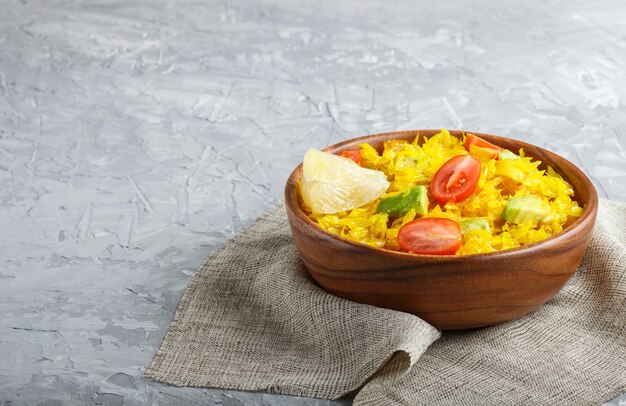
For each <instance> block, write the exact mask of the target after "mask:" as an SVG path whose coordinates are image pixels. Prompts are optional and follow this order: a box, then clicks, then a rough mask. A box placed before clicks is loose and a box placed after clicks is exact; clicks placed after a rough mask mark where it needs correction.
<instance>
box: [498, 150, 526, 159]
mask: <svg viewBox="0 0 626 406" xmlns="http://www.w3.org/2000/svg"><path fill="white" fill-rule="evenodd" d="M520 158H521V157H520V156H519V155H517V154H514V153H513V152H511V151H509V150H508V149H505V150H504V151H502V152H500V153H499V154H498V159H500V160H503V159H520Z"/></svg>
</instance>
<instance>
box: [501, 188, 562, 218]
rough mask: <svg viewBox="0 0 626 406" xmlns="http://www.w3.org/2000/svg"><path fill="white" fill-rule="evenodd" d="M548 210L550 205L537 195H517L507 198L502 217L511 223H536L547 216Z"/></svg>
mask: <svg viewBox="0 0 626 406" xmlns="http://www.w3.org/2000/svg"><path fill="white" fill-rule="evenodd" d="M550 211H551V210H550V206H548V205H547V204H546V203H544V202H543V201H542V200H541V198H540V197H538V196H534V195H530V196H518V197H514V198H512V199H511V200H509V203H508V204H507V205H506V207H505V208H504V211H503V212H502V218H503V219H504V220H506V221H508V222H509V223H513V224H524V223H530V224H537V223H539V222H540V221H541V220H543V219H545V218H546V217H548V216H549V215H550Z"/></svg>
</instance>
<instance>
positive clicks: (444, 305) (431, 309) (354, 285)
mask: <svg viewBox="0 0 626 406" xmlns="http://www.w3.org/2000/svg"><path fill="white" fill-rule="evenodd" d="M438 131H439V130H419V134H420V135H423V136H427V137H429V136H432V135H434V134H435V133H437V132H438ZM417 133H418V131H402V132H392V133H385V134H377V135H371V136H366V137H360V138H355V139H352V140H348V141H345V142H342V143H339V144H336V145H333V146H331V147H329V148H326V151H328V152H332V153H336V152H339V151H342V150H344V149H349V148H353V147H355V146H357V145H358V144H360V143H362V142H368V143H369V144H371V145H372V146H373V147H374V148H376V149H378V150H379V151H380V150H382V146H383V143H384V142H385V141H387V140H391V139H405V140H413V139H414V137H415V136H416V134H417ZM451 134H452V135H454V136H457V137H460V136H461V132H460V131H451ZM475 134H476V135H478V136H480V137H483V138H485V139H486V140H488V141H490V142H493V143H494V144H497V145H500V146H502V147H504V148H507V149H511V150H513V151H517V150H518V149H519V148H524V150H525V151H526V153H527V155H529V156H532V157H534V158H535V159H538V160H541V161H542V165H543V167H545V166H546V165H550V166H551V167H552V168H554V169H555V170H556V171H557V172H558V173H559V174H561V175H562V176H563V177H564V178H565V179H566V180H568V181H569V182H570V184H571V185H572V186H573V187H574V190H575V198H576V199H577V200H578V202H579V204H581V205H582V206H583V207H584V208H585V210H584V212H583V214H582V215H581V216H580V217H579V218H578V219H577V220H576V221H575V222H574V223H573V224H572V225H570V226H569V227H568V228H567V229H566V230H564V231H563V232H562V233H560V234H558V235H556V236H553V237H551V238H549V239H546V240H544V241H542V242H539V243H535V244H531V245H527V246H525V247H522V248H517V249H512V250H507V251H499V252H495V253H489V254H479V255H470V256H459V257H456V256H453V257H450V256H435V255H416V254H407V253H403V252H395V251H389V250H385V249H380V248H374V247H370V246H367V245H364V244H359V243H355V242H352V241H348V240H345V239H343V238H339V237H337V236H335V235H333V234H330V233H328V232H326V231H325V230H323V229H322V228H320V227H319V226H317V225H316V224H314V223H313V222H312V221H311V220H310V219H308V218H307V217H306V214H305V213H304V212H303V210H302V209H301V208H300V206H299V205H298V202H297V198H296V194H295V193H296V188H295V186H296V182H297V181H298V179H299V178H300V177H301V176H302V165H299V166H298V167H297V168H296V169H295V170H294V171H293V173H292V174H291V176H290V177H289V179H288V181H287V184H286V187H285V207H286V210H287V215H288V217H289V222H290V225H291V229H292V232H293V238H294V241H295V243H296V245H297V246H298V249H299V251H300V254H301V256H302V260H303V262H304V264H305V266H306V268H307V270H308V272H309V273H310V275H311V276H312V277H313V278H314V279H315V281H316V282H317V283H318V284H319V285H320V286H321V287H322V288H323V289H325V290H326V291H328V292H330V293H332V294H335V295H337V296H339V297H342V298H345V299H348V300H352V301H356V302H360V303H367V304H371V305H374V306H380V307H386V308H390V309H395V310H400V311H404V312H408V313H412V314H415V315H417V316H419V317H421V318H422V319H424V320H426V321H428V322H429V323H431V324H432V325H434V326H435V327H437V328H439V329H443V330H456V329H468V328H476V327H483V326H489V325H493V324H497V323H502V322H505V321H508V320H512V319H515V318H518V317H521V316H523V315H525V314H527V313H529V312H531V311H532V310H534V309H536V308H537V307H539V306H541V305H542V304H543V303H545V302H546V301H548V300H549V299H550V298H552V297H553V296H554V295H555V294H556V293H557V292H558V291H559V289H560V288H561V287H562V286H563V285H564V284H565V282H567V280H568V279H569V278H570V277H571V275H572V274H573V273H574V272H575V271H576V268H577V267H578V265H579V263H580V261H581V259H582V257H583V254H584V253H585V250H586V248H587V246H588V244H589V239H590V237H591V231H592V230H593V226H594V223H595V219H596V214H597V209H598V196H597V193H596V190H595V188H594V186H593V184H592V183H591V181H590V180H589V179H588V178H587V177H586V176H585V175H584V174H583V173H582V172H581V171H580V170H579V169H578V168H577V167H576V166H574V165H573V164H572V163H570V162H569V161H567V160H566V159H564V158H562V157H560V156H558V155H556V154H554V153H552V152H550V151H547V150H545V149H542V148H539V147H536V146H533V145H530V144H527V143H524V142H521V141H517V140H513V139H509V138H504V137H498V136H495V135H489V134H481V133H475Z"/></svg>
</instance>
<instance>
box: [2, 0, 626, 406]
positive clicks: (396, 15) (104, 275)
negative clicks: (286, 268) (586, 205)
mask: <svg viewBox="0 0 626 406" xmlns="http://www.w3.org/2000/svg"><path fill="white" fill-rule="evenodd" d="M515 3H517V2H515ZM512 4H513V3H510V4H505V3H504V2H498V1H477V2H474V3H472V5H468V4H467V3H466V2H463V1H461V0H457V1H451V2H448V3H447V4H446V5H442V4H439V2H433V1H428V2H414V1H408V0H402V1H393V2H384V1H372V0H367V1H356V0H355V1H349V2H338V1H330V0H324V1H315V2H305V1H271V0H260V1H258V0H242V1H203V2H200V1H188V2H183V1H165V0H161V1H148V0H145V1H141V0H131V1H49V2H44V1H29V0H22V1H12V0H0V400H4V401H7V403H6V404H12V405H20V404H33V405H34V404H39V403H40V402H43V401H45V400H50V401H52V402H48V403H44V404H48V405H53V404H69V403H78V404H81V403H87V404H89V403H100V404H111V405H121V404H179V403H192V402H196V401H197V402H200V403H216V404H224V405H239V404H257V403H265V404H301V405H329V404H334V402H327V401H318V400H313V399H296V398H290V397H284V396H275V395H268V394H250V393H241V392H224V391H219V390H201V389H191V388H184V389H181V388H172V387H167V386H164V385H160V384H157V383H154V382H152V381H150V380H147V379H145V378H144V377H143V373H144V371H145V369H146V366H147V365H148V364H149V362H150V360H151V359H152V356H153V355H154V353H155V351H156V350H157V348H158V346H159V344H160V343H161V340H162V338H163V336H164V334H165V330H166V328H167V326H168V323H169V321H170V319H171V317H172V315H173V312H174V310H175V308H176V305H177V303H178V300H179V298H180V297H181V295H182V292H183V290H184V288H185V286H186V284H187V282H188V281H189V278H190V276H191V275H192V274H193V273H194V271H195V269H196V267H197V266H198V265H199V264H200V263H201V262H202V260H203V259H204V258H206V257H207V256H208V255H209V254H211V253H212V252H213V251H214V250H215V248H216V247H217V246H219V245H220V244H222V243H223V242H224V241H225V240H226V239H228V238H229V237H230V236H232V235H233V234H234V233H236V232H237V231H239V230H241V229H242V227H244V226H245V225H246V224H248V223H249V222H250V221H252V220H253V219H254V218H256V217H257V216H259V215H260V214H261V213H263V212H264V211H265V210H266V209H267V208H268V207H270V206H271V205H272V203H273V202H275V201H277V200H278V199H280V198H281V194H282V188H283V184H284V181H285V179H286V178H287V176H288V175H289V173H290V171H291V170H292V169H293V167H294V166H295V165H296V164H297V163H298V162H299V161H300V160H301V157H302V155H303V153H304V152H305V151H306V149H307V148H309V147H323V146H326V145H329V144H332V143H335V142H337V141H340V140H344V139H346V138H350V137H353V136H356V135H364V134H368V133H373V132H384V131H392V130H396V129H417V128H433V127H434V128H438V127H442V126H445V127H448V128H465V129H470V130H475V131H483V132H490V133H495V134H503V135H508V136H511V137H513V138H519V139H523V140H525V141H528V142H531V143H535V144H538V145H540V146H543V147H547V148H549V149H551V150H553V151H556V152H557V153H560V154H562V155H563V156H565V157H567V158H568V159H570V160H572V161H573V162H574V163H576V164H578V165H579V166H581V167H582V168H583V169H584V170H585V172H586V173H587V174H588V175H590V176H591V177H592V179H593V181H594V182H595V184H596V186H597V187H598V191H599V193H600V195H602V196H604V197H608V198H611V199H615V200H621V201H626V164H625V162H626V114H624V113H625V112H626V111H625V108H624V100H626V78H625V72H626V71H625V69H624V62H625V61H626V3H624V2H620V1H608V0H604V1H596V2H589V1H570V2H565V1H537V0H533V1H528V2H524V4H522V5H519V4H516V5H515V6H514V7H513V6H512ZM55 400H57V401H58V402H57V403H55V402H54V401H55ZM607 400H608V399H607ZM618 403H619V400H615V401H613V404H618ZM3 404H4V403H3ZM621 404H626V397H622V398H621Z"/></svg>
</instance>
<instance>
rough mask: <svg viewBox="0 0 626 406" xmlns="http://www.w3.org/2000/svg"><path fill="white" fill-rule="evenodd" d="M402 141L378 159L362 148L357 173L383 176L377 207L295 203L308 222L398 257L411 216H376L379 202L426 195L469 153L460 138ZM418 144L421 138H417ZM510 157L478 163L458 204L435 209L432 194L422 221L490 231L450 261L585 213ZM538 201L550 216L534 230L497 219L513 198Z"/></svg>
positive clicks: (541, 234)
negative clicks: (420, 189)
mask: <svg viewBox="0 0 626 406" xmlns="http://www.w3.org/2000/svg"><path fill="white" fill-rule="evenodd" d="M419 138H420V136H419V135H417V136H416V138H415V140H414V141H413V142H408V141H403V140H393V141H387V142H385V144H384V150H383V151H382V154H379V153H378V152H377V151H376V150H375V149H374V148H373V147H372V146H370V145H369V144H361V145H360V149H361V158H362V160H361V166H362V167H364V168H369V169H375V170H379V171H382V172H383V173H385V175H386V176H387V180H388V181H389V182H390V186H389V188H388V189H387V191H386V192H385V193H383V195H382V196H380V197H379V198H378V199H377V200H375V201H373V202H371V203H369V204H367V205H365V206H362V207H358V208H355V209H353V210H349V211H344V212H340V213H334V214H320V213H315V212H313V211H312V210H311V209H310V208H309V207H307V205H306V204H305V203H304V202H303V200H302V199H301V198H300V199H299V200H300V205H301V207H302V208H303V209H304V211H305V212H306V213H307V215H308V216H309V218H310V219H311V220H313V221H314V222H315V223H317V224H318V225H319V226H320V227H322V228H323V229H325V230H327V231H329V232H330V233H333V234H336V235H338V236H340V237H343V238H346V239H348V240H352V241H356V242H359V243H363V244H368V245H371V246H374V247H379V248H386V249H389V250H394V251H399V250H401V249H400V246H399V245H398V241H397V235H398V231H399V229H400V227H401V226H402V225H404V224H406V223H408V222H410V221H412V220H413V219H415V218H416V213H415V210H413V209H411V210H409V212H408V213H407V214H406V215H404V216H402V217H399V218H389V216H388V214H386V213H376V209H377V206H378V203H379V202H380V200H382V199H384V198H385V197H387V196H389V195H390V194H394V193H397V192H399V191H403V190H406V189H408V188H411V187H414V186H416V185H425V186H427V187H428V188H429V186H430V183H431V182H432V180H433V177H434V175H435V173H436V172H437V170H438V169H439V168H440V167H441V166H442V165H443V164H444V163H445V162H446V161H448V160H449V159H450V158H452V157H454V156H457V155H464V154H468V152H467V151H466V149H465V148H464V146H463V141H464V140H463V139H459V138H457V137H455V136H452V135H451V134H450V133H449V132H448V131H447V130H445V129H443V130H441V132H439V133H437V134H436V135H434V136H432V137H430V138H424V139H423V142H421V143H418V141H419ZM422 138H423V137H422ZM513 152H516V153H517V154H518V155H519V156H520V157H521V159H515V160H497V159H495V158H489V157H487V156H483V157H480V156H479V157H477V158H478V159H479V160H480V162H481V175H480V178H479V180H478V186H477V188H476V191H475V192H474V193H473V194H472V195H471V196H470V197H469V198H468V199H467V200H465V201H463V202H461V203H453V202H448V203H446V204H445V205H442V204H440V203H438V202H437V201H436V200H435V199H433V198H432V195H430V193H431V192H430V188H429V192H428V193H429V207H428V212H427V213H426V215H425V216H424V217H435V218H437V217H438V218H449V219H451V220H454V221H456V222H457V223H460V222H461V221H463V220H466V219H470V218H483V219H485V220H486V221H487V222H488V223H489V226H490V227H489V228H490V230H484V229H476V230H467V231H465V232H464V233H463V236H462V244H461V247H460V249H459V250H458V251H457V252H456V255H468V254H479V253H487V252H494V251H500V250H507V249H512V248H517V247H520V246H523V245H526V244H530V243H534V242H538V241H541V240H543V239H546V238H548V237H550V236H553V235H555V234H558V233H559V232H561V231H562V230H563V229H564V227H565V226H567V225H569V224H570V223H571V222H572V221H573V220H574V219H575V218H577V217H578V216H580V215H581V214H582V212H583V208H581V207H580V206H579V205H578V203H577V202H576V201H575V200H573V196H574V190H573V188H572V186H571V185H570V184H569V183H568V182H567V181H565V180H564V179H563V178H562V177H561V176H560V175H559V174H558V173H556V172H555V171H554V170H553V169H552V168H551V167H549V166H548V167H547V168H546V170H540V169H539V168H538V167H539V166H540V164H541V162H540V161H537V160H533V159H532V158H531V157H527V156H525V154H524V151H523V150H521V149H520V150H519V151H513ZM527 195H536V196H539V197H540V198H541V200H542V201H543V202H544V203H547V204H548V205H549V206H550V209H551V213H550V215H549V216H548V217H547V218H545V219H544V220H543V221H541V222H540V223H539V224H536V225H533V224H520V225H518V224H512V223H509V222H506V221H504V220H503V219H502V217H501V215H502V212H503V210H504V209H505V207H506V205H507V203H508V202H509V200H510V199H511V198H513V197H517V196H527Z"/></svg>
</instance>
